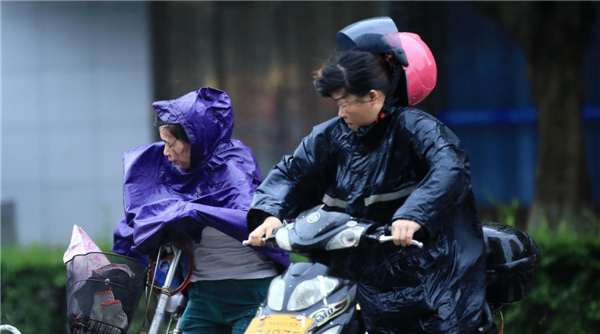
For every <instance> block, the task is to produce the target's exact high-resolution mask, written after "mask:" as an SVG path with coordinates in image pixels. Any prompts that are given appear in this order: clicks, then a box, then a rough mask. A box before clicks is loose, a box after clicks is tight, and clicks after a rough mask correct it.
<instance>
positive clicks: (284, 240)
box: [275, 228, 292, 251]
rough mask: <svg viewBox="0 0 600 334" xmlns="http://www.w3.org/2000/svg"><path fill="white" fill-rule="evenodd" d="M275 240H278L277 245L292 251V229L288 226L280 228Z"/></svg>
mask: <svg viewBox="0 0 600 334" xmlns="http://www.w3.org/2000/svg"><path fill="white" fill-rule="evenodd" d="M275 242H277V247H279V248H281V249H283V250H286V251H291V250H292V245H291V243H290V230H288V229H287V228H279V229H278V230H277V232H276V233H275Z"/></svg>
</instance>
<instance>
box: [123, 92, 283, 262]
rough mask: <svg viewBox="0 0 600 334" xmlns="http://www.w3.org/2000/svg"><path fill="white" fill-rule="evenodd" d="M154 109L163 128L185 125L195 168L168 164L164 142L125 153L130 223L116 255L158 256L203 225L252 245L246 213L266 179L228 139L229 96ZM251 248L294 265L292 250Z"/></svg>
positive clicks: (194, 97) (185, 99) (186, 99)
mask: <svg viewBox="0 0 600 334" xmlns="http://www.w3.org/2000/svg"><path fill="white" fill-rule="evenodd" d="M152 106H153V107H154V110H155V111H156V114H157V115H158V117H160V119H162V120H163V121H164V122H167V123H179V124H181V125H182V126H183V129H184V130H185V132H186V134H187V136H188V138H189V139H190V143H191V145H192V149H191V167H190V168H189V169H188V170H185V171H182V170H180V169H179V168H178V167H176V166H175V165H173V164H172V163H171V162H169V160H168V159H167V157H166V156H164V155H163V150H164V145H165V144H164V143H163V142H157V143H153V144H150V145H146V146H141V147H138V148H134V149H131V150H129V151H127V152H125V154H124V156H123V172H124V181H123V205H124V209H125V217H124V218H123V219H122V220H121V221H119V223H118V224H117V226H116V227H115V231H114V244H113V247H112V250H113V251H115V252H117V253H120V254H123V255H127V256H133V257H138V258H140V254H143V255H153V254H155V252H156V251H157V249H158V246H159V244H160V243H161V242H165V241H172V240H174V239H176V238H177V237H178V236H179V235H180V234H183V235H185V236H188V237H190V238H191V239H192V240H194V241H195V242H200V239H201V236H202V229H203V228H204V227H206V226H211V227H214V228H216V229H217V230H219V231H221V232H223V233H225V234H227V235H229V236H231V237H233V238H235V239H237V240H239V241H240V242H241V241H242V240H245V239H247V238H248V234H249V231H248V228H247V226H246V213H247V210H248V207H249V205H250V199H251V198H252V193H253V192H254V189H255V188H256V187H257V186H258V185H259V184H260V183H261V182H262V175H261V173H260V169H259V166H258V164H257V162H256V159H255V158H254V155H253V154H252V150H251V149H249V148H248V147H246V146H245V145H244V144H242V142H240V141H239V140H237V139H234V138H231V133H232V131H233V110H232V107H231V102H230V100H229V96H227V94H226V93H225V92H223V91H221V90H218V89H215V88H210V87H203V88H201V89H200V90H199V91H196V92H191V93H188V94H186V95H184V96H182V97H180V98H178V99H176V100H169V101H159V102H154V103H153V104H152ZM254 249H255V250H256V251H258V252H260V253H262V254H264V255H266V256H268V257H269V258H271V259H272V260H274V261H275V262H276V263H278V264H280V265H283V266H288V265H289V256H288V253H287V252H283V251H281V250H279V249H275V248H272V247H258V248H254ZM280 269H281V268H280Z"/></svg>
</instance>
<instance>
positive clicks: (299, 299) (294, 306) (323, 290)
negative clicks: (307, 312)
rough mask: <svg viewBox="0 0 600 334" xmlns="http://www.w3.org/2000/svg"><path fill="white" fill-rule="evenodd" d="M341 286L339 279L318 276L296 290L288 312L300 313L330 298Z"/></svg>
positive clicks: (291, 297) (303, 283) (299, 285)
mask: <svg viewBox="0 0 600 334" xmlns="http://www.w3.org/2000/svg"><path fill="white" fill-rule="evenodd" d="M339 284H340V281H339V280H338V279H337V278H333V277H327V276H321V275H319V276H317V277H315V278H313V279H311V280H308V281H304V282H302V283H300V284H298V286H297V287H296V288H295V289H294V291H293V292H292V295H291V296H290V301H289V302H288V305H287V310H288V311H300V310H303V309H305V308H308V307H311V306H312V305H314V304H316V303H318V302H319V301H321V300H322V299H323V298H325V297H327V296H329V294H330V293H331V292H333V290H335V288H337V286H338V285H339Z"/></svg>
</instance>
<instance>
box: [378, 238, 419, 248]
mask: <svg viewBox="0 0 600 334" xmlns="http://www.w3.org/2000/svg"><path fill="white" fill-rule="evenodd" d="M393 239H394V237H392V236H391V235H382V236H380V237H379V238H377V240H378V241H379V243H384V242H388V241H392V240H393ZM410 244H411V246H417V247H418V248H423V243H422V242H420V241H417V240H415V239H413V240H412V241H411V242H410Z"/></svg>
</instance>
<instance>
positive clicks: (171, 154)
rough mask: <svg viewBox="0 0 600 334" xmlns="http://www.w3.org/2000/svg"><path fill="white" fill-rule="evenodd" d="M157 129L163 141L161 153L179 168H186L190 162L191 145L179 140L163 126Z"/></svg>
mask: <svg viewBox="0 0 600 334" xmlns="http://www.w3.org/2000/svg"><path fill="white" fill-rule="evenodd" d="M158 131H159V133H160V138H161V139H162V140H163V141H164V142H165V150H164V151H163V154H164V155H165V156H166V157H167V158H169V161H170V162H171V163H173V164H174V165H176V166H177V167H179V169H182V170H185V169H188V168H189V167H190V162H191V160H190V157H191V153H192V146H191V145H190V144H187V143H184V142H182V141H181V140H177V139H175V137H173V136H172V135H171V133H170V132H169V130H167V129H166V128H165V127H164V126H161V127H160V128H158Z"/></svg>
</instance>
